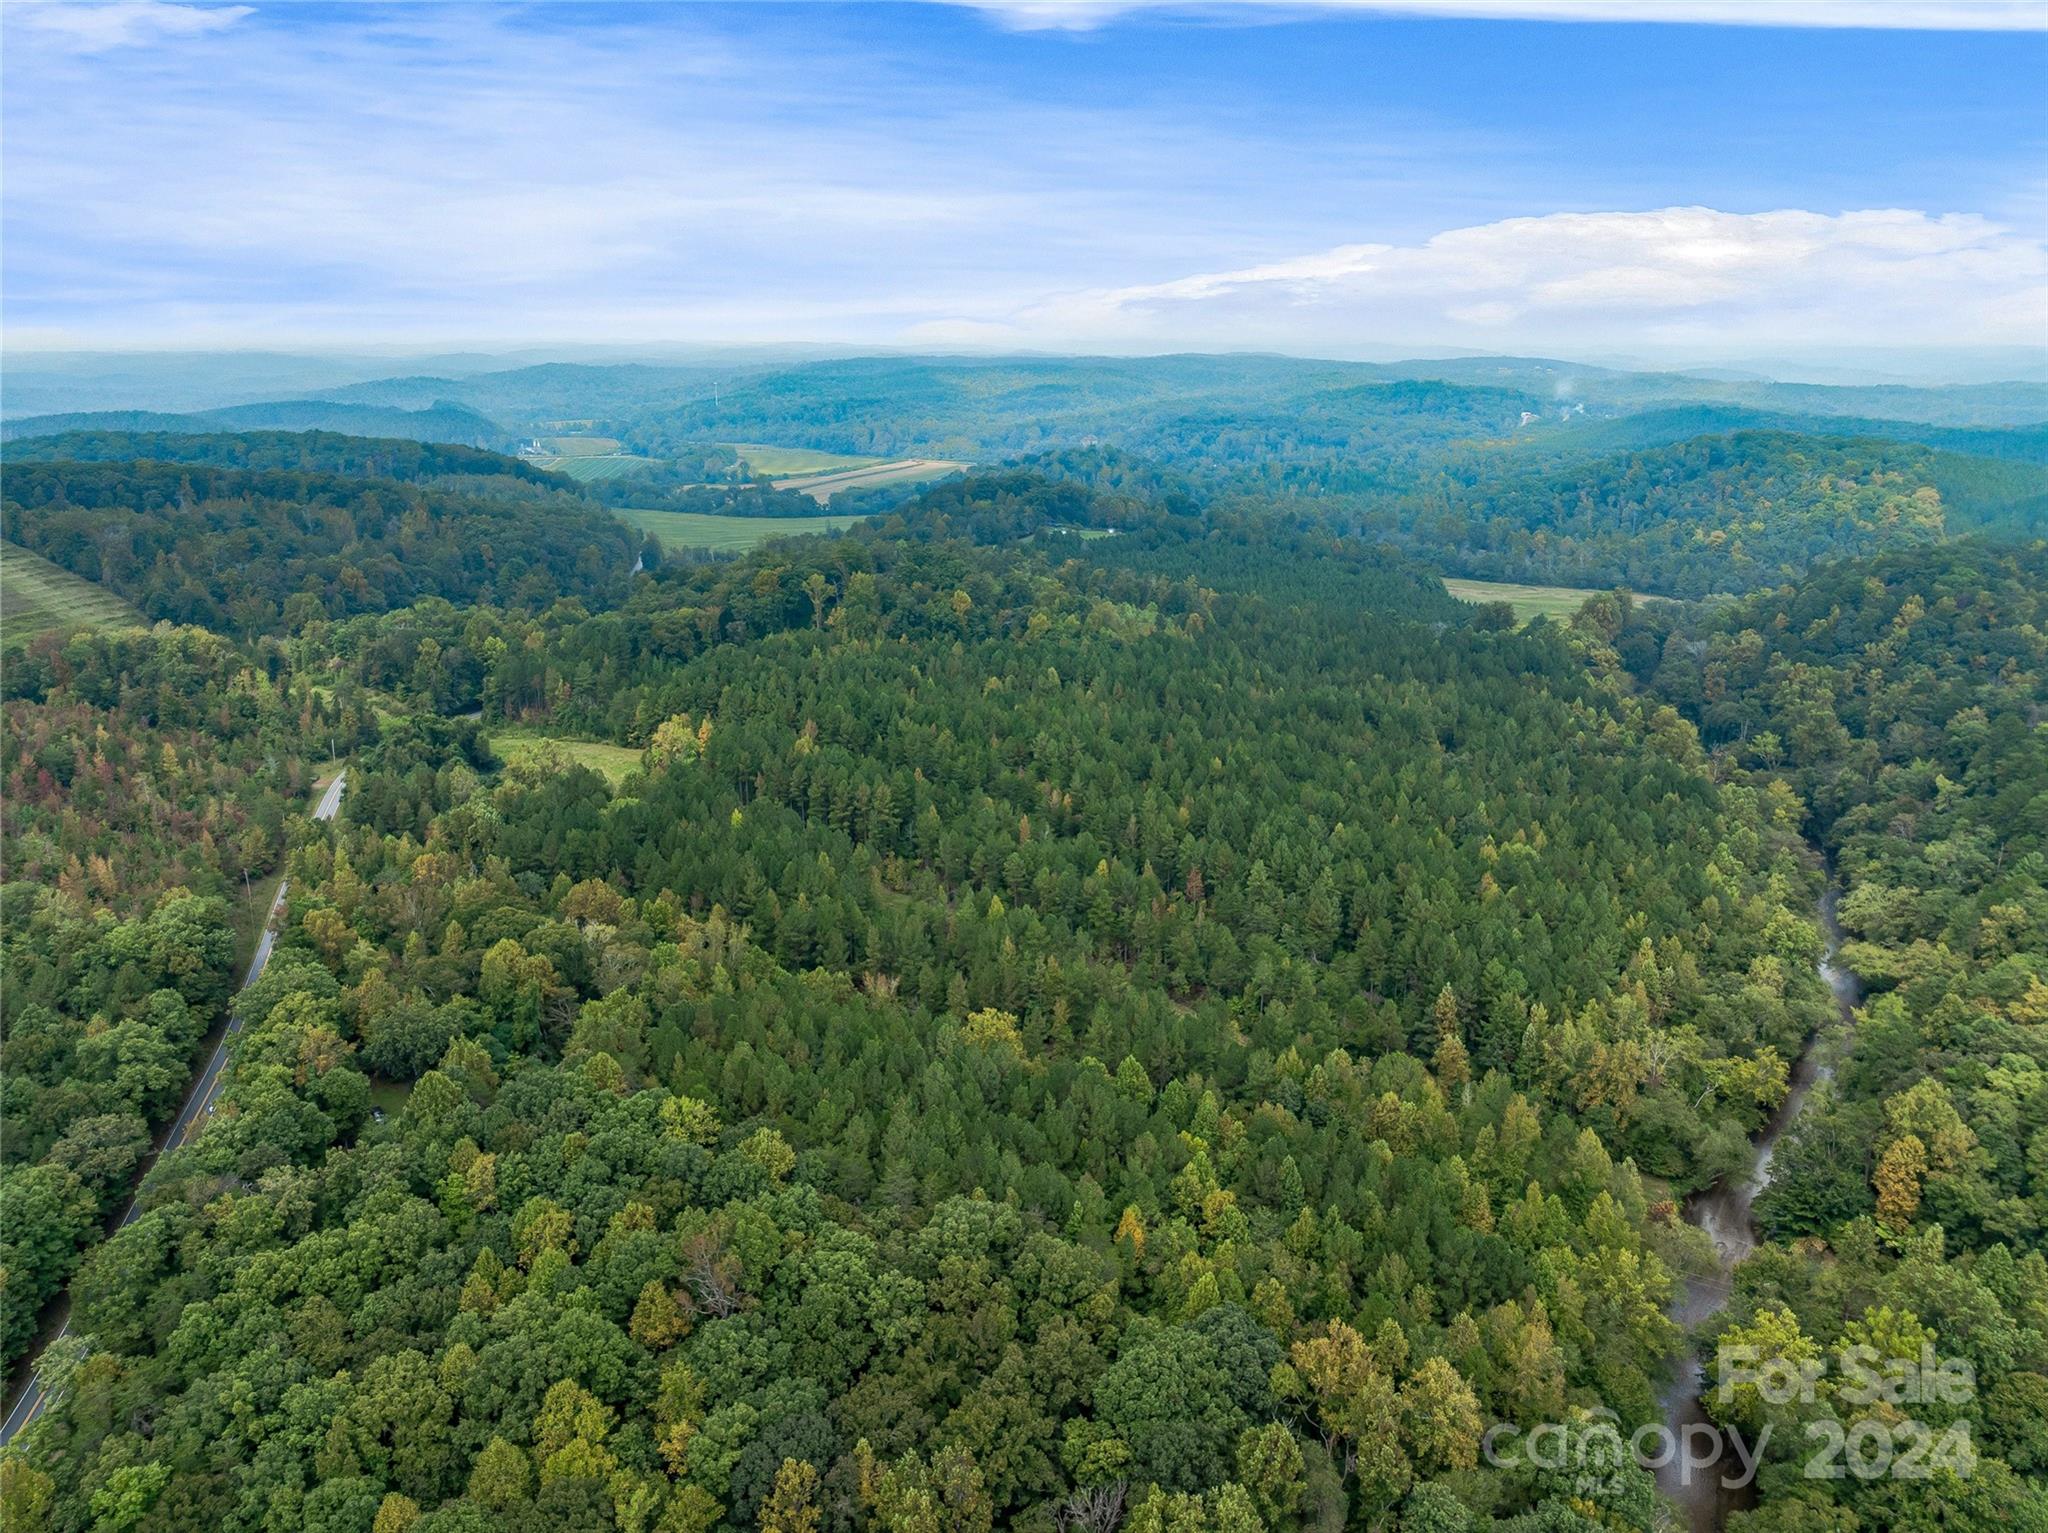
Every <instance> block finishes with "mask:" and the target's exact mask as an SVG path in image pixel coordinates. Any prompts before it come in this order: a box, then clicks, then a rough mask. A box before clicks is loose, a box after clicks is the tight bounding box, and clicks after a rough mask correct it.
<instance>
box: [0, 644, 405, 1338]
mask: <svg viewBox="0 0 2048 1533" xmlns="http://www.w3.org/2000/svg"><path fill="white" fill-rule="evenodd" d="M276 658H277V657H276V656H275V655H270V656H264V657H254V656H250V655H246V654H244V653H242V652H240V651H239V650H238V649H237V647H236V646H235V645H234V644H232V643H231V642H230V641H228V640H227V639H224V638H222V637H220V636H218V635H215V634H212V633H208V632H206V631H204V630H202V629H197V628H172V627H170V626H169V625H163V626H160V627H158V628H157V629H156V630H155V631H153V632H149V631H144V630H140V629H137V630H129V631H124V632H114V633H103V634H83V633H81V634H77V635H73V636H70V637H69V638H65V637H62V636H58V635H45V636H43V637H40V638H38V639H36V640H35V641H33V642H32V643H31V644H30V645H29V646H28V647H27V649H26V650H22V651H16V652H14V653H12V654H10V655H9V656H8V659H7V663H6V668H5V671H6V674H5V678H4V685H5V689H6V701H5V706H4V708H0V861H4V864H5V867H6V870H7V881H6V883H5V885H4V888H0V927H4V936H0V1079H4V1087H0V1092H4V1095H0V1104H4V1110H5V1115H6V1134H5V1136H4V1145H0V1179H4V1180H0V1203H4V1206H5V1210H6V1211H5V1214H4V1215H0V1271H4V1273H5V1288H4V1294H5V1301H6V1308H5V1329H4V1331H0V1355H4V1357H5V1360H6V1363H7V1365H8V1366H9V1367H12V1365H13V1364H14V1363H15V1361H16V1360H17V1359H18V1358H19V1357H20V1354H21V1352H22V1349H23V1347H24V1346H25V1345H26V1343H27V1340H28V1338H29V1336H30V1334H31V1333H32V1332H33V1330H34V1327H35V1322H36V1316H37V1311H38V1310H39V1309H40V1307H41V1305H42V1303H43V1301H44V1300H46V1299H48V1298H49V1297H50V1296H51V1295H52V1294H54V1293H55V1292H56V1290H57V1288H58V1287H59V1286H60V1285H61V1283H62V1281H63V1279H64V1278H65V1276H66V1275H67V1274H68V1273H69V1272H70V1271H71V1269H72V1266H73V1265H74V1264H75V1262H76V1260H77V1257H78V1253H79V1251H80V1249H81V1248H82V1247H85V1246H88V1245H90V1244H91V1243H92V1242H93V1241H94V1240H95V1239H96V1238H97V1236H98V1234H99V1227H100V1224H101V1221H102V1220H103V1219H104V1218H105V1217H106V1216H107V1215H108V1214H109V1213H111V1212H113V1211H114V1210H116V1209H118V1208H119V1207H120V1206H121V1205H123V1204H124V1203H125V1202H126V1201H127V1197H128V1194H129V1193H130V1191H131V1190H132V1182H133V1173H134V1171H135V1169H136V1167H137V1164H138V1162H139V1161H140V1159H141V1157H142V1156H143V1155H144V1153H145V1152H146V1151H147V1150H148V1148H149V1145H150V1143H151V1136H152V1134H153V1132H154V1131H155V1130H156V1129H157V1128H158V1127H159V1126H160V1125H161V1124H162V1123H163V1122H164V1121H165V1120H166V1119H167V1118H168V1117H169V1116H170V1114H171V1113H172V1112H173V1111H174V1110H175V1108H176V1106H177V1104H178V1102H179V1101H180V1099H181V1098H182V1096H183V1092H184V1087H185V1082H186V1078H187V1075H188V1074H189V1072H190V1069H191V1060H192V1054H193V1050H194V1047H195V1045H196V1044H197V1043H198V1041H199V1039H200V1038H201V1036H202V1035H204V1034H205V1033H206V1032H208V1031H209V1029H210V1028H211V1027H212V1026H213V1025H214V1022H215V1020H216V1018H217V1017H218V1016H219V1014H220V1011H221V1008H222V1006H223V1005H224V1003H225V1001H226V999H227V996H228V994H229V991H230V990H231V988H232V983H233V965H234V962H235V957H236V947H237V940H238V937H239V936H240V935H241V932H240V931H239V930H238V927H239V926H242V925H245V924H246V922H238V920H237V909H238V908H239V905H240V904H241V903H243V902H244V901H245V899H246V890H247V888H248V887H249V885H250V884H251V882H252V881H253V880H259V879H260V880H265V881H266V886H267V879H268V877H269V876H270V875H271V874H272V873H273V872H274V870H275V869H276V868H277V867H278V865H279V863H280V862H281V860H282V857H283V851H284V840H285V827H286V824H287V821H288V819H289V817H290V815H291V814H292V812H293V811H294V810H300V809H302V808H303V807H304V803H305V798H306V794H307V790H308V789H309V788H310V787H311V785H312V782H313V763H314V762H315V761H317V760H318V759H319V758H320V757H324V756H328V755H331V754H334V753H337V752H343V751H346V750H348V749H350V748H352V747H353V746H355V745H357V744H359V743H362V742H363V741H364V740H366V739H368V738H370V737H372V736H373V735H374V732H375V731H374V725H373V724H372V723H371V722H370V720H369V717H368V714H367V710H364V709H361V708H356V709H350V708H347V707H345V706H339V705H337V704H336V703H335V702H334V701H333V700H332V699H331V698H330V697H324V696H322V695H320V694H319V693H317V692H315V691H314V690H313V689H312V688H311V687H310V686H308V687H301V688H299V689H296V690H295V689H293V688H291V687H290V686H289V685H280V684H279V683H278V681H277V679H276V677H275V676H274V675H273V674H272V670H273V667H274V665H275V662H276ZM316 740H317V741H318V742H319V744H318V746H317V747H312V748H311V749H310V750H309V742H312V741H316ZM265 897H266V898H267V894H266V896H265Z"/></svg>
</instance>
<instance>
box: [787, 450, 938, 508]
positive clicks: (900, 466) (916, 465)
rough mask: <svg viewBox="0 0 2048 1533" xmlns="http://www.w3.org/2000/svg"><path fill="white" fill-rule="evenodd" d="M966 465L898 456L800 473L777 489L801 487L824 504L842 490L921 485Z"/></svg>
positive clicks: (935, 459)
mask: <svg viewBox="0 0 2048 1533" xmlns="http://www.w3.org/2000/svg"><path fill="white" fill-rule="evenodd" d="M965 467H967V465H966V464H965V463H955V462H952V461H951V460H949V459H945V458H899V459H896V460H895V461H893V462H889V463H875V464H871V465H869V466H868V467H866V468H849V469H841V470H839V471H837V472H834V473H829V474H800V475H797V476H796V477H794V478H789V479H778V480H776V481H775V488H776V489H778V490H800V491H802V492H803V493H804V494H806V495H808V496H810V497H811V499H813V500H815V501H816V502H817V503H818V504H819V505H821V506H822V505H823V504H824V503H825V502H826V501H828V500H830V499H831V498H832V497H833V496H834V495H837V494H838V493H839V492H840V491H841V490H860V489H868V488H871V487H872V486H874V485H878V484H922V483H924V482H926V481H927V480H932V479H943V478H945V477H946V475H948V474H951V473H956V472H958V471H959V470H960V469H963V468H965Z"/></svg>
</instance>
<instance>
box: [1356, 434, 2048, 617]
mask: <svg viewBox="0 0 2048 1533" xmlns="http://www.w3.org/2000/svg"><path fill="white" fill-rule="evenodd" d="M1354 505H1356V507H1357V509H1358V512H1359V516H1358V521H1359V524H1360V525H1362V526H1363V527H1365V528H1367V529H1369V530H1371V531H1374V532H1376V533H1378V534H1380V535H1382V536H1388V537H1392V538H1395V539H1398V540H1401V541H1405V542H1409V543H1411V544H1412V545H1413V546H1415V547H1416V548H1418V549H1419V550H1427V551H1429V552H1431V553H1434V554H1435V555H1436V556H1437V557H1438V558H1440V559H1442V560H1443V561H1445V563H1446V564H1447V565H1449V566H1450V567H1452V568H1455V569H1457V570H1459V571H1460V572H1462V573H1465V574H1470V575H1476V576H1480V577H1483V578H1489V579H1501V580H1535V581H1548V582H1557V583H1560V584H1566V585H1579V586H1594V587H1601V586H1615V585H1625V586H1629V587H1632V588H1634V589H1637V590H1646V591H1655V592H1658V593H1661V594H1667V595H1677V596H1705V595H1710V594H1713V593H1716V592H1740V591H1748V590H1754V589H1756V588H1757V587H1759V586H1762V585H1769V584H1773V583H1775V582H1778V581H1782V580H1786V579H1789V578H1792V577H1795V576H1797V575H1798V574H1799V573H1800V572H1802V571H1803V570H1805V569H1806V568H1807V567H1808V566H1809V565H1811V564H1813V563H1815V562H1817V561H1819V560H1823V559H1827V558H1839V557H1842V556H1845V555H1854V554H1859V553H1876V552H1880V551H1883V550H1886V549H1891V548H1896V547H1907V546H1912V545H1915V544H1923V543H1932V542H1937V541H1940V540H1941V539H1943V538H1945V537H1948V536H1953V535H1961V534H1964V533H1968V532H1970V531H1973V530H1978V529H1984V528H1990V529H1992V530H1995V531H1996V532H1997V533H1999V534H2000V535H2003V536H2006V537H2015V538H2018V537H2025V536H2028V535H2031V534H2034V533H2038V532H2039V530H2040V529H2041V528H2042V527H2043V526H2044V525H2048V469H2044V468H2043V467H2041V466H2039V465H2037V464H2031V463H2023V462H2017V461H1995V460H1991V459H1983V458H1962V457H1957V456H1954V455H1951V454H1946V453H1938V452H1935V451H1933V450H1931V449H1929V448H1926V447H1923V446H1919V445H1916V444H1910V443H1898V442H1882V441H1875V440H1845V439H1838V438H1833V437H1811V436H1797V435H1792V434H1788V433H1784V432H1737V433H1735V434H1733V435H1728V436H1702V437H1696V438H1694V439H1692V440H1690V441H1686V442H1681V443H1677V444H1675V445H1673V446H1668V447H1657V448H1651V449H1648V450H1645V451H1642V452H1633V453H1625V454H1621V455H1619V456H1616V457H1609V458H1599V459H1595V460H1593V461H1591V462H1579V463H1573V464H1570V465H1568V466H1564V467H1559V468H1554V469H1548V470H1545V471H1542V472H1539V473H1527V474H1513V473H1510V474H1505V475H1503V474H1499V473H1498V472H1494V473H1486V474H1474V475H1471V476H1469V477H1468V481H1467V482H1466V483H1464V484H1460V485H1456V486H1452V485H1448V484H1446V485H1444V486H1441V487H1439V488H1437V489H1434V490H1426V491H1424V492H1421V493H1419V494H1415V495H1411V496H1408V497H1406V498H1403V499H1400V500H1394V501H1381V502H1354Z"/></svg>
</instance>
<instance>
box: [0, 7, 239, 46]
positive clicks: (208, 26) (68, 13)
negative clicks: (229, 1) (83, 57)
mask: <svg viewBox="0 0 2048 1533" xmlns="http://www.w3.org/2000/svg"><path fill="white" fill-rule="evenodd" d="M254 11H255V7H254V6H249V5H178V4H174V3H172V0H98V3H94V0H14V12H15V15H16V17H17V18H18V19H19V20H20V22H21V24H22V25H23V26H25V27H27V28H28V29H29V30H30V31H32V32H36V33H40V34H42V35H43V36H44V37H46V38H48V39H50V40H51V41H52V42H54V43H56V44H57V45H59V46H61V47H65V48H69V49H72V50H74V51H76V52H79V53H104V52H106V51H107V50H108V49H110V48H132V47H137V46H140V45H142V44H146V43H147V44H157V45H162V44H166V43H172V42H176V41H178V40H179V39H181V38H190V37H201V36H204V35H205V34H207V33H209V32H218V31H220V30H221V29H222V28H224V27H231V26H233V25H234V24H235V23H236V22H238V21H240V20H241V19H242V18H243V17H244V16H248V15H251V14H252V13H253V12H254Z"/></svg>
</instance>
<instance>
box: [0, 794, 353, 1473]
mask: <svg viewBox="0 0 2048 1533" xmlns="http://www.w3.org/2000/svg"><path fill="white" fill-rule="evenodd" d="M347 778H348V768H346V767H343V768H342V769H341V770H340V771H338V772H336V773H335V774H334V781H333V782H331V783H329V784H328V785H327V791H326V792H325V793H323V794H321V795H320V801H319V802H318V803H317V804H315V805H314V806H313V818H314V819H316V820H331V819H333V818H334V816H335V813H336V811H338V810H339V809H340V808H341V790H342V784H343V783H344V782H345V781H346V780H347ZM285 887H286V880H284V879H282V878H280V879H279V880H278V881H277V898H276V899H274V900H272V901H271V902H270V910H269V912H268V913H267V914H266V915H265V916H264V918H263V934H262V935H261V936H260V937H258V938H257V939H256V956H255V957H253V958H251V959H250V960H249V972H248V973H247V974H245V975H243V976H242V989H244V990H247V989H248V988H249V987H250V986H251V985H253V984H255V983H256V981H257V980H258V979H259V978H260V977H261V976H262V974H263V969H264V966H265V965H266V964H268V963H269V962H270V950H271V948H272V947H274V946H275V945H276V943H277V922H278V918H279V917H281V916H282V915H283V914H284V896H285ZM241 1030H242V1015H241V1013H240V1012H239V1011H237V1010H234V1009H232V1008H231V1009H230V1010H229V1012H228V1025H227V1027H226V1029H225V1030H223V1032H222V1033H221V1039H220V1042H219V1043H217V1044H215V1045H214V1049H213V1056H212V1057H211V1058H210V1059H208V1060H207V1061H206V1068H205V1069H203V1070H201V1071H200V1072H199V1074H198V1075H197V1076H196V1077H195V1078H194V1079H193V1081H192V1085H191V1087H190V1089H189V1090H187V1092H186V1093H185V1105H184V1107H183V1108H181V1109H180V1110H179V1113H178V1116H177V1118H176V1119H175V1120H173V1122H172V1123H171V1127H170V1132H169V1133H167V1134H165V1135H164V1137H163V1139H162V1141H161V1142H160V1143H159V1144H158V1145H157V1147H156V1150H155V1151H154V1152H153V1154H152V1156H151V1161H150V1169H154V1167H155V1157H156V1156H157V1155H161V1154H162V1153H163V1152H164V1151H165V1150H167V1149H175V1148H177V1147H178V1146H179V1145H182V1144H184V1143H186V1142H187V1141H188V1140H190V1139H191V1137H192V1136H193V1135H194V1134H196V1133H198V1132H199V1127H200V1125H201V1124H203V1123H204V1122H205V1121H206V1118H207V1115H208V1114H210V1113H211V1112H212V1111H213V1104H214V1103H215V1102H216V1101H217V1100H219V1098H220V1088H221V1078H222V1076H224V1075H225V1074H226V1072H227V1063H228V1044H229V1042H230V1041H231V1040H232V1039H233V1038H234V1035H235V1034H236V1033H239V1032H240V1031H241ZM148 1180H149V1171H148V1170H145V1171H144V1172H143V1174H142V1176H141V1178H140V1179H139V1180H137V1182H136V1184H135V1195H134V1196H133V1197H131V1198H130V1199H129V1200H128V1207H127V1208H126V1209H124V1210H123V1211H122V1213H121V1222H120V1223H119V1224H118V1225H116V1226H115V1228H116V1229H117V1230H125V1229H126V1228H128V1226H129V1225H131V1224H133V1223H134V1222H135V1221H136V1218H137V1217H138V1216H139V1215H140V1214H141V1212H142V1185H143V1183H144V1182H146V1181H148ZM70 1331H71V1321H70V1319H69V1318H68V1316H67V1318H66V1319H65V1321H64V1324H63V1325H61V1326H60V1327H58V1330H57V1334H56V1336H53V1337H51V1338H50V1339H51V1341H56V1340H60V1339H61V1338H63V1337H64V1336H67V1335H69V1334H70ZM48 1345H49V1343H48V1342H45V1343H44V1347H45V1348H47V1347H48ZM38 1355H40V1354H38ZM26 1361H27V1363H28V1367H29V1370H30V1372H29V1379H28V1384H27V1386H26V1387H25V1388H24V1389H23V1390H22V1392H21V1397H20V1398H19V1399H18V1400H16V1401H15V1402H14V1409H13V1410H11V1411H9V1412H8V1413H7V1419H6V1421H5V1422H4V1423H0V1447H4V1446H6V1445H7V1444H8V1443H10V1442H12V1441H14V1435H15V1433H17V1432H19V1431H20V1430H21V1429H22V1428H23V1427H25V1426H27V1425H28V1424H29V1423H30V1422H31V1421H33V1420H35V1419H36V1417H37V1416H38V1415H40V1414H41V1412H42V1409H43V1406H44V1404H45V1399H44V1395H43V1383H42V1380H41V1379H39V1378H37V1377H36V1376H35V1372H34V1369H35V1365H36V1361H37V1359H36V1358H29V1359H27V1360H26Z"/></svg>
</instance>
